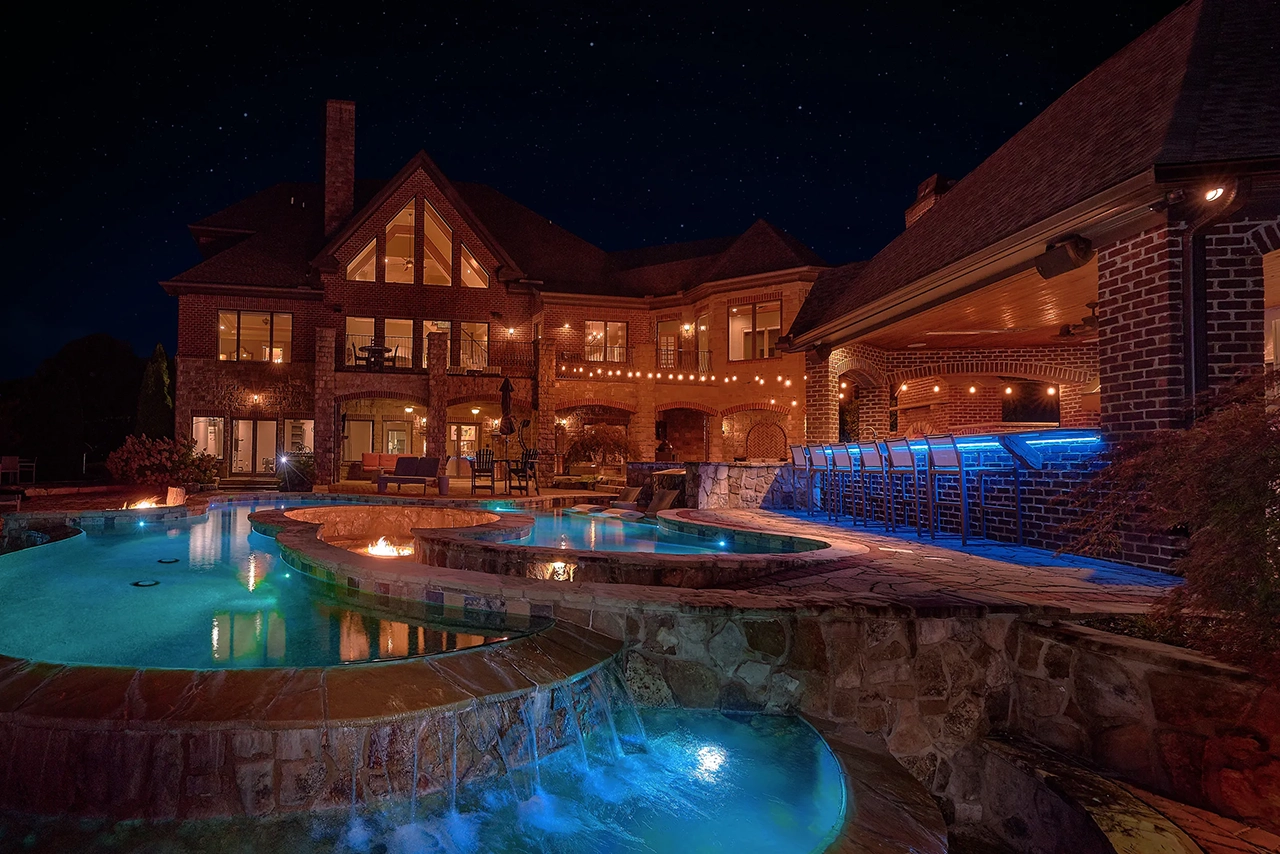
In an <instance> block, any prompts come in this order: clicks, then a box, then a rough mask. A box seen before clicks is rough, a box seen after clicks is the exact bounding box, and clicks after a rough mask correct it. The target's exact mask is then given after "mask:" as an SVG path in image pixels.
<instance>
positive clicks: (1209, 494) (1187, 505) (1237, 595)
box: [1067, 375, 1280, 680]
mask: <svg viewBox="0 0 1280 854" xmlns="http://www.w3.org/2000/svg"><path fill="white" fill-rule="evenodd" d="M1276 390H1277V383H1276V379H1275V377H1274V375H1268V376H1260V377H1255V378H1251V379H1248V380H1245V381H1242V382H1240V383H1238V384H1236V385H1234V386H1232V387H1230V388H1227V389H1224V390H1222V391H1220V392H1218V393H1217V394H1215V395H1213V396H1211V397H1208V398H1206V399H1204V400H1203V401H1201V402H1200V404H1199V406H1198V408H1197V411H1196V412H1195V413H1194V416H1195V417H1194V420H1192V422H1191V425H1190V426H1189V427H1188V428H1187V429H1185V430H1161V431H1157V432H1154V433H1152V434H1149V435H1146V436H1143V437H1141V438H1138V439H1133V440H1129V441H1125V442H1121V443H1119V444H1117V445H1116V447H1115V448H1114V449H1113V450H1112V451H1111V452H1110V454H1109V459H1108V464H1107V466H1106V468H1104V469H1102V471H1100V472H1099V473H1098V475H1097V476H1096V477H1095V478H1093V479H1092V480H1091V481H1090V482H1089V483H1088V484H1086V485H1084V486H1082V487H1081V488H1080V489H1078V490H1077V491H1076V492H1075V493H1074V494H1073V496H1072V498H1071V502H1072V504H1074V505H1075V506H1076V507H1078V508H1080V509H1081V510H1083V511H1085V512H1083V513H1082V515H1081V516H1080V517H1079V519H1077V520H1076V521H1074V522H1072V523H1071V524H1070V525H1068V526H1067V527H1068V530H1069V532H1070V533H1071V534H1072V535H1073V537H1074V542H1073V546H1072V550H1073V551H1083V552H1084V553H1089V554H1104V555H1105V554H1115V553H1117V552H1118V551H1119V548H1120V545H1121V541H1122V538H1123V536H1124V534H1125V533H1126V532H1127V531H1130V530H1133V529H1135V528H1137V529H1141V530H1154V531H1160V532H1165V533H1169V534H1172V535H1175V536H1181V537H1185V540H1186V548H1185V551H1184V552H1183V553H1182V555H1181V556H1180V557H1179V558H1178V559H1177V560H1176V562H1175V563H1174V569H1175V570H1176V571H1177V572H1179V573H1180V574H1181V575H1182V576H1183V578H1184V579H1185V583H1184V584H1183V585H1181V586H1180V587H1177V588H1175V589H1174V590H1172V591H1171V592H1170V593H1168V594H1167V595H1166V596H1164V597H1163V598H1162V599H1161V600H1160V601H1159V602H1158V603H1157V604H1156V607H1155V608H1154V610H1153V611H1152V613H1151V615H1150V619H1149V623H1150V625H1151V627H1152V630H1153V631H1154V632H1155V633H1156V634H1157V636H1160V635H1163V636H1165V637H1168V638H1169V639H1176V640H1178V641H1179V642H1181V643H1183V644H1184V645H1186V646H1189V647H1191V648H1194V649H1199V650H1202V651H1204V652H1207V653H1210V654H1212V655H1214V656H1216V657H1218V658H1220V659H1223V660H1225V661H1230V662H1233V663H1236V664H1240V665H1244V666H1246V667H1249V668H1250V669H1252V670H1254V671H1255V672H1257V673H1259V674H1260V675H1263V676H1265V677H1267V678H1270V679H1273V680H1276V679H1280V442H1278V441H1277V439H1278V438H1280V408H1277V405H1276V394H1275V393H1276Z"/></svg>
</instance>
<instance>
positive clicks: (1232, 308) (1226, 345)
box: [1205, 219, 1276, 386]
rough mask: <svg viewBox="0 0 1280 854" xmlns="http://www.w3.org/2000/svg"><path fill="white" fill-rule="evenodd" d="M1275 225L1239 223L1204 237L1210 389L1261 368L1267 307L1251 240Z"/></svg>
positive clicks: (1258, 256)
mask: <svg viewBox="0 0 1280 854" xmlns="http://www.w3.org/2000/svg"><path fill="white" fill-rule="evenodd" d="M1275 222H1276V220H1274V219H1271V220H1260V219H1241V220H1238V221H1235V222H1229V223H1223V224H1220V225H1218V226H1216V227H1214V228H1212V229H1210V230H1209V231H1208V232H1207V233H1206V234H1205V288H1206V294H1205V296H1206V312H1205V333H1206V334H1205V338H1206V343H1207V344H1208V348H1207V350H1208V356H1209V384H1210V385H1211V386H1218V385H1222V384H1224V383H1227V382H1230V381H1231V380H1233V379H1234V378H1236V377H1238V376H1239V375H1240V374H1241V373H1248V372H1252V371H1256V370H1259V369H1260V368H1261V367H1262V364H1263V344H1264V338H1265V328H1264V322H1263V316H1264V307H1265V304H1266V299H1265V294H1264V289H1263V281H1262V253H1261V252H1260V249H1261V248H1262V247H1260V246H1259V245H1258V243H1257V242H1255V240H1254V239H1253V236H1254V234H1255V233H1256V232H1257V231H1258V230H1259V229H1265V228H1266V227H1267V226H1268V225H1271V226H1272V227H1275V226H1274V223H1275Z"/></svg>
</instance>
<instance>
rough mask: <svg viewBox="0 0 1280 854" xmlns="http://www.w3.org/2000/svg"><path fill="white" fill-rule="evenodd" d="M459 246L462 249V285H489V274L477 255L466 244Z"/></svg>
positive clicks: (479, 286)
mask: <svg viewBox="0 0 1280 854" xmlns="http://www.w3.org/2000/svg"><path fill="white" fill-rule="evenodd" d="M458 246H459V248H460V249H461V250H462V286H463V287H464V288H487V287H489V274H488V273H486V272H485V270H484V267H481V266H480V262H479V261H477V260H476V256H474V255H472V254H471V253H470V252H469V251H468V250H467V247H466V246H463V245H462V244H459V245H458Z"/></svg>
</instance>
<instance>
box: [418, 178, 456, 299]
mask: <svg viewBox="0 0 1280 854" xmlns="http://www.w3.org/2000/svg"><path fill="white" fill-rule="evenodd" d="M422 210H423V213H424V214H425V216H423V217H422V236H423V241H422V283H423V284H424V285H448V284H452V283H453V229H451V228H449V225H448V223H446V222H445V221H444V217H442V216H440V213H439V211H437V210H436V209H435V208H433V207H432V206H431V202H428V201H427V200H426V199H423V200H422Z"/></svg>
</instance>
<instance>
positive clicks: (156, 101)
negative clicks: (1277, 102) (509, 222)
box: [0, 0, 1177, 379]
mask: <svg viewBox="0 0 1280 854" xmlns="http://www.w3.org/2000/svg"><path fill="white" fill-rule="evenodd" d="M45 5H47V6H49V7H50V8H56V10H57V11H55V12H52V13H50V14H49V15H48V16H47V18H46V19H44V20H36V21H31V20H25V21H24V20H19V19H16V18H13V17H9V18H7V19H6V20H5V22H4V24H3V27H4V31H5V37H6V44H9V45H10V46H11V47H13V46H17V45H22V44H29V46H30V47H31V48H32V50H18V49H11V50H9V51H6V52H5V53H6V55H5V56H4V58H3V59H0V63H2V64H3V68H4V75H5V77H4V79H5V80H6V86H5V91H4V95H3V96H2V97H3V100H4V105H5V110H4V116H5V131H6V132H5V133H3V134H0V140H2V143H0V144H3V149H4V158H3V162H4V163H5V164H6V166H7V169H6V170H5V190H4V192H3V193H2V194H0V200H2V201H0V204H2V207H0V241H2V242H3V257H4V258H5V259H6V264H5V276H4V279H5V281H4V284H3V286H2V290H0V293H3V303H2V306H3V307H2V308H0V312H2V314H0V317H3V325H2V331H3V335H0V348H3V350H2V353H3V362H2V363H0V379H5V378H10V377H14V376H21V375H25V374H28V373H30V372H31V371H32V370H33V369H34V368H35V366H36V364H38V363H39V361H40V360H41V359H43V358H45V357H47V356H49V355H52V354H53V353H54V352H56V351H57V350H58V349H59V348H60V347H61V346H62V345H63V344H65V343H66V342H67V341H69V340H71V339H74V338H77V337H79V336H82V335H85V334H88V333H90V332H107V333H110V334H112V335H116V336H118V337H121V338H124V339H126V340H128V341H129V342H131V343H132V344H133V346H134V347H135V349H136V350H137V351H138V352H139V353H146V352H149V351H150V349H151V348H152V347H153V346H154V345H155V343H156V342H157V341H159V342H161V343H163V344H164V345H165V347H166V349H168V350H169V352H172V351H173V348H174V345H175V343H176V337H177V333H176V328H175V326H176V315H177V310H176V309H177V301H176V300H175V299H173V298H171V297H168V296H167V295H165V294H164V292H163V291H162V290H161V289H160V288H159V286H158V285H157V284H156V282H157V281H158V280H161V279H165V278H168V277H170V276H172V275H174V274H176V273H178V272H181V271H182V270H183V269H185V268H186V267H188V266H190V265H192V264H193V263H195V262H196V261H197V260H198V258H199V256H198V254H197V252H196V250H195V246H194V244H193V242H192V241H191V239H190V237H189V235H188V232H187V230H186V225H187V224H188V223H190V222H193V221H195V220H197V219H199V218H201V217H203V216H205V215H207V214H209V213H212V212H214V211H216V210H218V209H219V208H221V207H224V206H226V205H228V204H230V203H232V202H234V201H236V200H237V199H240V198H242V197H244V196H246V195H249V194H251V193H253V192H255V191H257V190H259V189H261V188H263V187H266V186H268V185H270V184H272V183H275V182H277V181H297V180H316V179H317V178H318V177H319V171H320V166H319V163H320V152H321V137H320V134H321V116H322V113H323V101H324V99H325V98H329V97H336V98H348V99H351V100H354V101H356V102H357V107H356V146H357V154H356V171H357V177H361V178H386V177H390V175H392V174H393V173H394V172H395V171H396V170H397V169H398V168H399V167H400V166H402V165H403V164H404V163H405V161H407V160H408V159H409V158H410V157H411V156H412V155H413V154H414V153H415V152H416V151H417V150H418V149H420V148H421V149H425V150H426V151H427V152H428V153H429V154H430V155H431V156H432V157H433V158H434V159H435V160H436V162H437V163H438V164H439V165H440V167H441V168H442V169H443V170H444V171H445V173H446V174H447V175H449V176H450V177H451V178H453V179H455V180H464V181H480V182H484V183H488V184H491V185H492V186H494V187H496V188H498V189H499V190H501V191H503V192H504V193H506V194H507V195H509V196H511V197H512V198H514V199H516V200H517V201H519V202H521V203H523V204H525V205H527V206H529V207H531V208H533V209H534V210H536V211H539V212H540V213H542V214H544V215H546V216H547V217H549V218H551V219H552V220H554V221H555V222H557V223H559V224H560V225H562V226H564V227H566V228H568V229H569V230H571V231H573V232H575V233H577V234H579V235H581V236H583V237H584V238H586V239H587V240H590V241H592V242H594V243H596V244H597V245H599V246H601V247H603V248H605V249H609V250H615V249H626V248H632V247H637V246H643V245H648V244H653V243H661V242H669V241H679V240H693V239H698V238H705V237H718V236H722V235H726V234H733V233H737V232H741V231H742V230H743V229H745V228H746V227H747V226H748V225H750V224H751V222H752V221H753V220H754V219H755V218H757V217H764V218H766V219H768V220H770V221H771V222H774V223H775V224H777V225H779V226H780V227H782V228H784V229H786V230H787V231H789V232H791V233H792V234H793V235H795V236H796V237H798V238H799V239H801V240H802V241H804V242H806V243H808V244H809V245H811V246H812V247H814V249H816V250H817V251H818V253H819V254H821V255H822V256H824V257H825V258H827V259H828V260H829V261H831V262H837V263H838V262H844V261H850V260H855V259H859V258H865V257H867V256H869V255H871V254H873V253H874V252H875V251H876V249H878V248H879V247H880V246H882V245H883V244H884V243H885V242H887V241H888V240H889V239H891V238H892V237H893V236H894V235H895V234H897V233H898V232H899V231H900V230H901V229H902V213H903V209H904V208H906V206H907V205H908V204H909V203H910V202H911V200H912V199H913V198H914V192H915V186H916V184H918V183H919V182H920V181H921V180H923V179H924V178H926V177H928V176H929V175H930V174H932V173H934V172H942V173H943V174H945V175H948V176H952V177H959V176H962V175H963V174H964V173H965V172H967V171H968V170H970V169H972V168H973V167H974V166H975V165H976V164H977V163H979V162H980V161H981V160H982V159H983V158H984V157H985V156H987V155H988V154H990V153H991V152H992V151H993V150H995V149H996V148H997V147H998V146H999V145H1000V144H1001V143H1002V142H1004V141H1005V140H1006V139H1008V138H1009V136H1011V135H1012V134H1013V133H1015V132H1016V131H1017V130H1018V129H1019V128H1020V127H1022V126H1023V125H1024V124H1026V123H1027V122H1028V121H1029V120H1030V119H1032V118H1033V117H1034V116H1035V115H1036V114H1037V113H1038V112H1040V111H1041V110H1042V109H1044V107H1046V106H1047V105H1048V104H1049V103H1050V102H1051V101H1052V100H1053V99H1054V98H1055V97H1057V96H1058V95H1059V94H1061V93H1062V92H1063V91H1064V90H1065V89H1067V88H1068V87H1070V86H1071V85H1072V84H1073V83H1074V82H1076V81H1077V80H1078V79H1079V78H1080V77H1082V76H1083V75H1084V74H1086V73H1087V72H1088V71H1089V70H1091V69H1092V68H1093V67H1094V66H1096V65H1097V64H1098V63H1099V62H1101V61H1102V60H1104V59H1105V58H1106V57H1107V56H1109V55H1110V54H1112V53H1114V52H1115V51H1116V50H1117V49H1119V48H1120V47H1122V46H1123V45H1124V44H1126V43H1127V42H1129V41H1131V40H1132V39H1133V38H1134V37H1135V36H1137V35H1138V34H1139V33H1141V32H1142V31H1143V30H1145V29H1147V28H1148V27H1150V26H1151V25H1152V24H1154V23H1155V22H1156V21H1158V20H1159V19H1160V18H1161V17H1162V16H1163V15H1164V14H1166V13H1167V12H1169V11H1170V10H1171V9H1173V8H1174V7H1175V6H1176V5H1177V3H1176V2H1174V0H1159V2H1156V0H1135V1H1134V2H1127V0H1125V2H1116V0H1110V2H1105V3H1090V2H1040V3H1019V4H1016V5H1014V4H1010V9H1009V10H1006V9H1003V8H1000V7H998V6H996V4H987V3H984V4H975V5H973V6H967V5H959V6H956V7H952V6H947V7H943V8H937V9H935V8H932V7H930V6H928V5H925V4H920V3H895V4H892V5H890V4H872V5H870V6H861V5H855V4H850V3H845V4H826V3H824V4H812V5H810V4H805V3H794V2H793V3H782V4H765V5H761V4H756V3H751V4H747V5H739V6H727V5H726V6H716V5H711V4H699V3H696V2H688V3H684V4H680V5H672V6H664V7H663V8H665V9H666V11H661V12H660V11H657V10H656V9H655V11H652V12H643V11H622V10H620V9H618V8H616V7H615V8H614V9H613V11H602V10H601V9H596V8H589V7H586V6H574V7H566V8H553V7H552V6H551V5H550V4H547V5H545V6H544V5H543V4H527V7H526V8H524V9H522V10H519V11H512V10H510V9H506V8H503V9H501V10H499V9H498V8H497V7H488V6H484V5H481V4H460V3H451V4H447V5H446V4H436V3H426V4H423V3H398V4H387V5H383V4H375V3H355V4H344V5H346V6H347V7H348V8H351V9H357V10H360V11H358V12H353V13H351V14H349V15H344V16H339V15H331V14H328V13H323V14H320V13H316V12H314V11H313V10H311V9H308V8H306V6H305V4H288V5H285V6H281V7H272V6H269V5H268V4H259V6H257V7H251V8H250V9H248V10H236V11H231V12H228V11H225V9H226V7H224V6H221V5H217V4H215V5H213V6H211V5H209V4H196V3H169V4H166V5H165V6H164V8H163V9H159V10H153V11H146V10H132V9H124V8H123V4H121V5H117V4H86V5H81V4H74V8H73V7H72V4H45ZM599 5H603V4H599ZM619 5H621V4H619ZM628 5H631V4H628ZM672 9H677V10H679V11H678V12H673V11H671V10H672ZM41 45H43V47H41ZM37 48H38V49H37Z"/></svg>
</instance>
